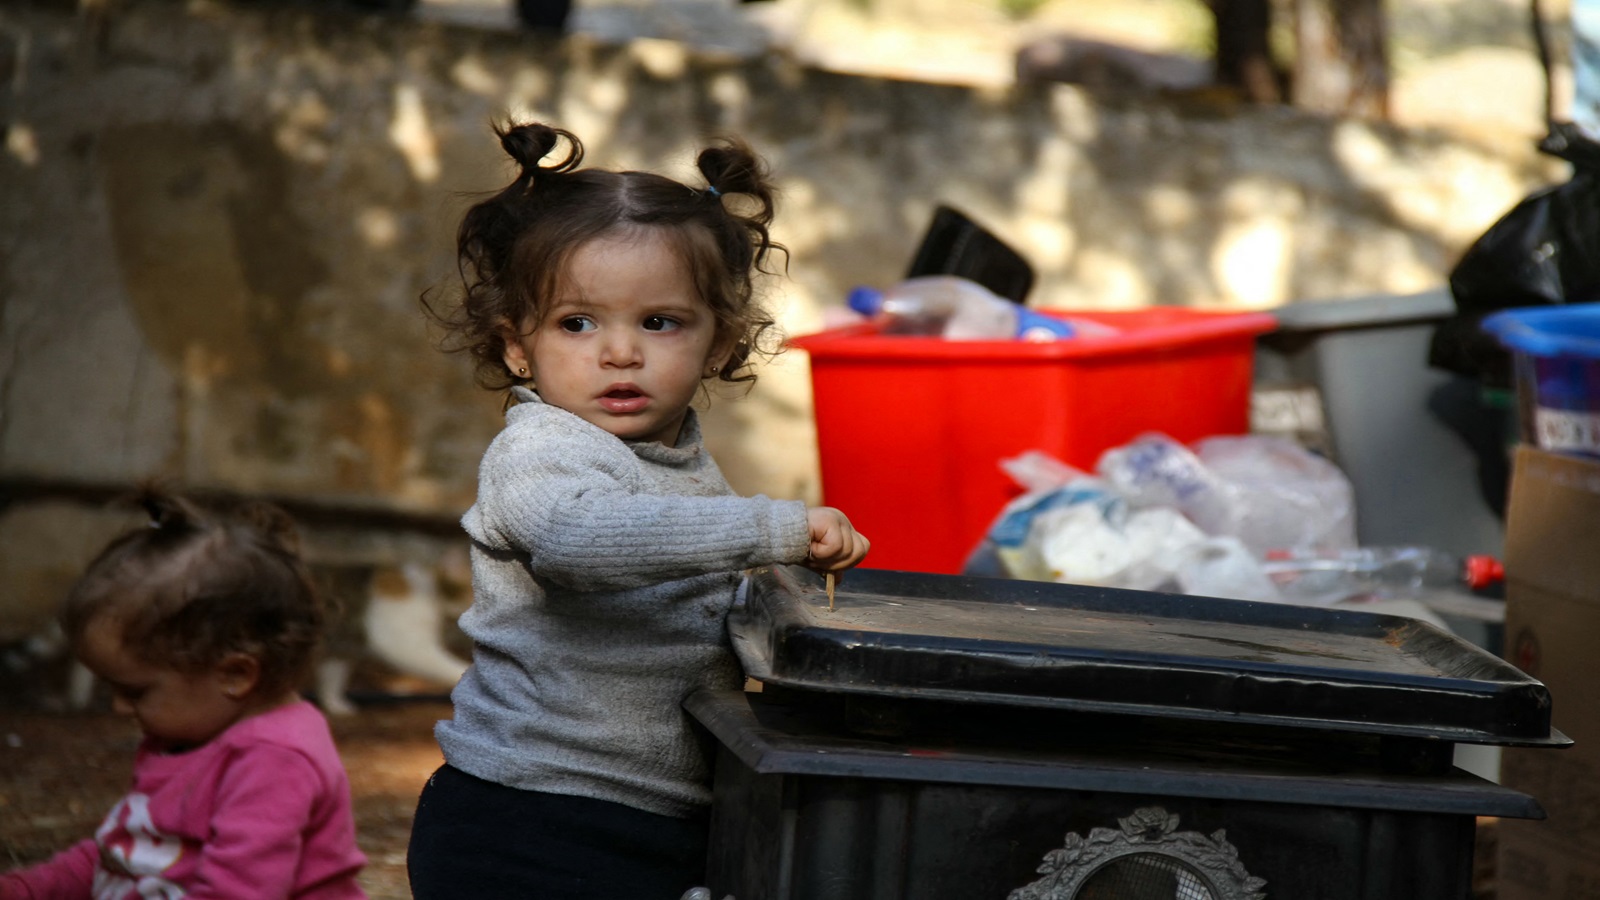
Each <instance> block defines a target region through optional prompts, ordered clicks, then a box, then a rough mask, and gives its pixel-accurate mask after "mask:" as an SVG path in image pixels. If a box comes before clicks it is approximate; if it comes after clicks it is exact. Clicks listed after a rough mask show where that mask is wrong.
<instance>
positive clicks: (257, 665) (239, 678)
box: [216, 653, 261, 700]
mask: <svg viewBox="0 0 1600 900" xmlns="http://www.w3.org/2000/svg"><path fill="white" fill-rule="evenodd" d="M216 671H217V681H218V683H219V684H221V685H222V693H223V694H224V695H225V696H227V698H228V699H229V700H243V699H244V698H245V697H248V696H249V695H250V692H251V691H253V690H255V689H256V685H258V684H260V683H261V660H259V659H256V658H255V657H254V656H251V655H250V654H248V653H229V654H228V655H227V656H224V657H223V658H222V661H221V662H219V663H217V669H216Z"/></svg>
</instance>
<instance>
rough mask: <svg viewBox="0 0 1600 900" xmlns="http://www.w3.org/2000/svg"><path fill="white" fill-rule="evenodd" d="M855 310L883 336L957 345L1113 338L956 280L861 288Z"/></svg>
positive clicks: (930, 278) (854, 296)
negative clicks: (935, 338) (876, 325)
mask: <svg viewBox="0 0 1600 900" xmlns="http://www.w3.org/2000/svg"><path fill="white" fill-rule="evenodd" d="M849 304H850V308H851V309H853V310H855V311H856V312H858V313H860V314H861V315H863V316H866V317H868V318H870V319H873V320H875V321H877V322H878V323H879V326H880V333H882V334H902V335H937V336H939V337H943V338H945V339H946V340H952V341H1009V340H1019V339H1020V340H1025V341H1053V340H1059V339H1061V338H1070V337H1078V336H1088V335H1090V334H1098V333H1111V332H1114V331H1115V329H1112V328H1111V327H1109V326H1106V325H1100V324H1099V323H1095V322H1087V321H1084V320H1067V319H1061V318H1057V317H1055V316H1047V315H1045V314H1043V313H1040V312H1038V311H1036V310H1032V309H1029V308H1028V307H1026V306H1023V305H1022V304H1020V303H1013V302H1012V301H1010V300H1007V299H1006V298H1004V297H1001V296H1000V295H998V294H996V293H994V292H993V291H990V290H989V289H988V288H986V287H984V286H983V285H981V284H978V283H977V282H975V281H971V280H969V279H966V278H961V277H959V276H955V275H923V276H920V277H917V278H908V279H906V280H905V281H901V282H899V283H897V284H894V285H892V286H890V287H889V288H887V289H884V290H879V289H877V288H871V287H858V288H856V289H855V290H853V291H851V292H850V299H849Z"/></svg>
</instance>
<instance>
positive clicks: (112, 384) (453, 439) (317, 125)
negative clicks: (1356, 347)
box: [0, 0, 1560, 638]
mask: <svg viewBox="0 0 1600 900" xmlns="http://www.w3.org/2000/svg"><path fill="white" fill-rule="evenodd" d="M94 8H98V9H102V10H103V9H105V7H94ZM110 9H111V11H110V12H103V11H102V12H99V13H94V12H84V11H80V10H78V9H75V8H74V6H73V5H72V4H67V3H56V4H37V5H33V4H7V5H5V6H4V7H0V74H3V76H4V78H3V83H0V96H4V98H5V100H4V103H5V106H4V122H5V126H6V148H5V153H4V154H0V304H3V305H0V491H3V492H4V494H5V496H6V497H7V498H8V499H9V500H11V501H12V502H11V503H10V504H9V505H8V506H6V507H4V509H3V512H0V592H3V595H0V638H4V637H6V636H7V634H8V629H10V631H11V632H18V631H25V630H26V629H27V628H30V627H33V626H34V625H35V624H37V622H38V621H40V617H41V616H42V615H44V614H45V613H46V611H47V610H48V609H49V607H50V605H51V604H53V602H54V597H53V596H52V594H51V590H52V589H50V588H48V585H52V584H58V583H59V582H61V581H62V580H63V579H65V578H69V577H70V573H71V571H72V570H73V567H74V566H76V565H77V564H79V563H80V562H81V559H82V558H83V557H84V556H86V555H87V553H88V551H89V550H90V549H92V547H93V545H95V544H98V542H99V541H100V540H102V539H103V538H102V535H103V532H104V531H105V529H106V528H107V527H109V526H107V525H105V524H104V519H103V518H102V517H101V514H99V513H98V512H97V511H96V510H98V508H99V507H98V504H99V502H100V501H101V500H102V499H103V498H104V497H105V496H108V495H109V494H110V493H112V492H114V491H115V490H116V489H119V488H120V487H122V486H125V485H127V484H129V483H131V482H133V481H134V480H136V479H139V478H141V477H145V476H149V475H157V474H159V475H164V476H167V477H171V478H175V479H178V480H180V481H181V483H183V484H185V485H190V486H195V487H206V488H216V489H224V490H228V491H234V492H240V493H247V494H264V495H267V496H271V497H276V498H279V499H285V500H288V501H291V502H294V503H297V504H300V506H299V507H297V509H302V510H304V511H307V512H308V515H311V514H316V515H319V516H320V519H319V521H320V522H321V523H322V524H321V525H320V526H319V527H321V528H323V529H324V531H325V532H326V533H327V534H330V535H331V534H334V533H336V532H340V524H341V523H343V524H344V526H347V527H344V528H343V531H342V532H341V533H340V534H339V536H337V537H330V538H328V539H327V540H326V541H324V542H322V544H320V545H319V546H322V547H323V548H324V550H323V552H325V553H327V554H328V555H330V556H337V555H340V554H341V553H342V554H345V555H355V556H363V555H364V556H367V557H385V556H388V557H395V556H400V555H405V554H406V553H408V552H412V550H411V549H407V547H408V546H409V545H405V544H403V543H401V544H396V543H393V542H392V541H391V542H388V543H385V542H384V541H382V540H378V541H376V542H374V541H373V540H372V538H371V535H372V534H373V533H388V534H391V535H393V534H413V535H422V536H423V537H425V538H426V539H428V540H435V539H438V538H439V537H440V536H441V535H445V534H449V533H450V532H451V531H452V529H453V526H452V525H451V523H452V522H453V520H454V519H455V517H457V516H458V515H459V513H460V511H461V510H463V509H464V508H465V507H466V506H467V505H468V504H469V503H470V502H471V500H472V496H473V490H474V480H473V475H474V467H475V464H476V460H477V457H478V455H479V453H480V451H481V449H482V448H483V446H484V445H485V443H486V442H487V441H488V440H489V438H490V437H491V436H492V435H493V433H494V432H495V430H496V429H497V427H498V424H499V410H500V402H501V401H500V398H499V397H496V396H490V395H487V394H485V393H484V392H482V391H479V390H477V389H476V388H474V387H473V386H472V385H471V382H470V376H469V372H468V369H467V367H466V365H465V360H462V359H459V358H453V357H446V356H444V355H442V354H440V353H438V352H436V351H435V350H433V349H432V348H431V346H430V335H429V334H428V331H427V329H426V326H425V322H424V320H423V318H422V316H421V314H420V312H419V307H418V302H417V298H418V295H419V293H420V292H421V291H422V290H424V289H425V288H427V287H428V286H429V285H432V284H437V283H441V282H443V281H445V280H446V279H448V277H449V276H450V275H451V272H452V267H453V260H452V249H451V235H452V232H453V229H454V227H455V223H456V220H457V218H458V216H459V214H460V212H461V211H462V210H463V209H464V208H465V207H466V205H467V204H468V203H469V202H470V199H471V195H472V194H473V193H474V192H479V191H484V190H489V189H494V188H497V187H499V186H500V185H501V184H503V183H504V181H505V180H507V179H508V178H509V177H510V176H509V171H508V169H507V168H506V166H505V163H504V159H503V156H502V155H501V154H500V151H499V149H498V147H497V146H496V144H495V142H494V140H493V138H492V136H491V134H490V133H489V130H488V127H487V126H488V123H489V121H490V120H491V119H492V118H494V117H496V116H500V115H503V114H504V113H506V112H507V111H511V112H513V113H515V114H518V115H525V116H533V117H538V118H542V119H545V120H549V121H553V122H556V123H558V124H561V125H563V126H565V127H567V128H570V129H572V130H573V131H575V132H576V133H578V134H579V135H580V136H581V137H583V138H584V139H585V141H586V142H587V143H588V146H589V150H590V156H589V160H590V161H591V162H593V163H597V164H605V165H611V166H624V167H646V168H653V169H661V170H664V171H667V172H669V173H672V174H677V175H680V176H682V177H685V178H687V179H690V180H693V178H694V177H695V175H694V173H693V170H692V167H691V162H692V158H693V154H694V152H695V150H696V149H697V148H698V147H699V146H700V145H701V142H702V141H703V140H704V139H705V138H706V136H708V135H710V134H714V133H717V132H722V131H737V132H739V133H741V134H743V135H744V136H746V137H747V138H748V139H750V140H751V141H752V142H753V143H754V144H755V145H756V146H757V147H758V148H759V149H761V150H762V151H763V152H764V153H765V154H766V155H767V156H768V158H769V159H770V161H771V162H772V164H773V165H774V167H775V169H776V170H777V172H778V174H779V177H780V181H781V182H782V183H783V185H784V187H785V195H784V198H783V205H782V207H781V209H780V213H779V219H778V223H777V228H776V234H777V237H778V238H779V239H780V240H781V241H783V242H784V243H786V244H788V246H789V247H790V249H791V251H792V254H793V255H792V260H791V264H790V269H789V277H788V278H787V279H786V280H784V281H783V282H782V283H779V284H774V285H773V286H772V290H771V294H770V296H771V299H772V302H773V303H774V304H776V305H777V307H778V308H779V309H780V310H781V313H782V319H783V322H784V323H785V325H786V327H787V328H788V329H789V330H790V331H791V332H793V333H801V332H805V331H810V330H813V329H816V328H818V327H820V325H821V323H822V315H823V312H824V311H825V310H826V309H828V308H830V307H838V306H839V304H840V301H841V298H842V297H843V296H844V294H845V292H846V291H847V290H848V289H849V288H850V286H852V285H854V284H859V283H877V284H884V283H888V282H891V281H893V280H894V279H895V278H896V277H898V276H899V275H900V274H901V273H902V270H903V268H904V266H905V265H906V263H907V261H908V260H909V259H910V257H911V254H912V251H913V250H914V248H915V246H916V243H917V241H918V239H919V238H920V236H921V232H922V229H923V228H924V226H925V224H926V222H927V219H928V216H929V214H930V211H931V209H932V207H933V206H934V204H936V203H938V202H941V201H945V202H951V203H954V204H956V205H958V206H960V207H962V208H964V209H966V210H967V211H968V212H970V213H972V214H973V215H975V216H976V217H977V218H979V219H980V220H982V221H984V222H986V223H987V224H989V225H990V226H991V227H992V228H993V229H994V230H996V231H997V232H999V233H1000V234H1002V235H1003V236H1004V237H1005V238H1006V239H1007V240H1008V241H1009V242H1011V243H1013V244H1014V245H1015V246H1017V247H1018V248H1019V249H1021V250H1022V251H1023V252H1024V253H1025V254H1026V255H1027V256H1028V257H1029V258H1030V259H1031V260H1032V261H1033V263H1034V264H1035V266H1036V267H1037V269H1038V270H1039V274H1040V282H1039V284H1038V287H1037V288H1036V291H1035V294H1034V296H1033V301H1034V302H1035V303H1038V304H1045V305H1066V306H1072V305H1077V306H1083V307H1128V306H1136V305H1141V304H1184V305H1195V306H1204V307H1217V308H1222V307H1229V308H1243V307H1251V308H1264V307H1271V306H1274V305H1277V304H1279V303H1282V302H1285V301H1288V300H1291V299H1301V298H1318V297H1336V296H1341V295H1351V294H1366V293H1372V292H1379V291H1396V292H1409V291H1413V290H1418V289H1422V288H1427V287H1432V286H1436V285H1437V284H1439V283H1440V282H1441V281H1442V280H1443V278H1444V276H1445V274H1446V272H1447V271H1448V269H1449V267H1450V265H1451V264H1452V263H1453V261H1454V259H1455V258H1456V257H1457V256H1458V255H1459V253H1460V251H1461V250H1462V249H1463V248H1464V247H1465V246H1466V244H1467V243H1468V242H1470V240H1471V239H1472V238H1473V237H1475V236H1476V235H1477V234H1478V233H1480V232H1481V231H1482V230H1483V229H1484V228H1485V227H1486V226H1487V225H1488V224H1489V223H1490V222H1492V221H1493V220H1494V219H1495V218H1496V217H1497V216H1498V215H1499V214H1500V213H1502V212H1503V211H1504V210H1505V209H1507V208H1508V207H1509V206H1510V205H1511V204H1512V203H1514V202H1515V201H1516V200H1517V199H1519V198H1520V197H1521V196H1523V195H1524V194H1525V193H1526V192H1527V191H1528V190H1530V189H1531V188H1532V187H1534V186H1536V185H1539V184H1544V183H1548V182H1551V181H1554V180H1556V179H1557V178H1558V177H1559V176H1560V173H1559V172H1557V171H1555V170H1554V169H1553V168H1552V167H1551V166H1550V165H1549V163H1548V162H1546V161H1545V160H1542V159H1540V158H1538V157H1536V156H1535V154H1534V153H1533V152H1532V150H1531V148H1530V147H1528V146H1526V144H1527V142H1526V140H1525V139H1523V138H1521V137H1517V138H1515V139H1512V140H1508V141H1507V142H1505V143H1504V144H1503V145H1490V144H1485V143H1468V142H1464V141H1462V140H1460V139H1452V138H1450V137H1448V136H1446V135H1444V134H1436V133H1404V132H1400V131H1396V130H1393V129H1389V128H1385V127H1381V126H1378V125H1373V124H1369V123H1363V122H1357V121H1335V120H1327V119H1318V118H1310V117H1305V116H1301V115H1298V114H1296V113H1293V112H1290V111H1286V110H1279V109H1248V108H1237V107H1232V106H1229V105H1227V104H1225V103H1220V102H1218V101H1215V100H1206V99H1204V98H1188V99H1185V98H1151V97H1144V98H1127V97H1124V98H1105V97H1099V98H1097V97H1095V96H1093V95H1091V94H1089V93H1085V92H1083V91H1081V90H1078V89H1075V88H1073V87H1068V86H1050V87H1036V88H1030V89H1027V90H1019V91H1001V92H995V91H980V90H973V89H966V88H960V87H953V86H936V85H924V84H915V83H907V82H894V81H885V80H874V79H867V78H860V77H852V76H844V75H838V74H832V73H828V72H824V71H819V70H815V69H808V68H805V67H802V66H798V65H795V64H793V63H792V62H788V61H786V60H784V59H782V58H778V57H776V56H773V57H767V58H760V59H754V60H751V59H738V58H733V57H727V58H722V57H715V56H708V55H693V54H690V53H688V52H687V51H685V50H684V49H683V48H682V47H680V46H678V45H674V44H670V43H664V42H659V41H639V42H635V43H633V44H629V45H626V46H602V45H599V44H597V43H595V42H593V41H590V40H585V39H582V38H579V37H573V38H569V39H567V40H566V41H564V42H552V41H549V40H546V39H541V38H538V37H534V36H529V35H524V34H518V33H514V32H500V31H483V30H473V29H467V28H458V27H450V26H446V25H442V24H438V23H427V22H416V21H408V20H390V19H380V18H363V17H359V16H353V15H343V14H336V13H318V12H315V11H313V10H310V9H308V8H306V7H300V6H283V7H280V6H275V5H274V4H271V3H239V4H224V3H216V2H190V3H178V2H158V0H145V2H125V3H119V4H115V5H114V6H113V7H110ZM810 402H811V401H810V394H809V387H808V382H807V378H806V373H805V367H804V359H803V355H802V354H799V353H794V354H789V355H787V356H785V357H784V358H783V359H782V361H781V362H780V363H779V364H777V365H775V366H773V367H771V368H769V369H768V370H767V371H766V372H765V374H764V378H763V381H762V382H761V384H760V385H759V386H758V387H757V388H756V389H755V391H754V392H753V393H752V394H751V395H750V396H749V397H748V398H745V399H742V400H739V399H726V398H722V399H718V400H716V401H715V402H714V403H713V404H712V410H711V413H710V414H709V416H708V431H709V433H710V439H711V441H712V444H713V450H714V452H715V453H716V455H717V457H718V459H719V460H720V461H722V462H723V465H724V468H725V469H726V470H727V471H728V473H729V476H730V478H731V480H732V481H733V482H734V484H735V486H736V487H737V488H738V489H740V490H741V491H744V492H747V493H749V492H757V491H761V492H766V493H769V494H773V495H778V496H784V497H801V498H806V499H813V500H814V499H816V498H817V496H818V494H819V487H818V484H817V477H816V473H815V462H814V435H813V433H812V430H811V424H810ZM71 509H77V510H79V512H78V513H77V514H76V515H79V516H80V517H82V518H83V519H84V521H83V523H82V524H79V525H72V524H71V516H72V515H74V514H73V513H70V512H69V510H71ZM63 516H66V517H67V518H66V519H63ZM46 545H48V546H46ZM385 548H387V549H385ZM413 549H414V548H413ZM45 560H50V561H51V562H50V566H51V568H49V572H48V573H47V575H40V574H39V570H40V567H41V566H42V565H44V562H43V561H45ZM51 573H53V574H51ZM24 585H27V587H26V588H25V587H24Z"/></svg>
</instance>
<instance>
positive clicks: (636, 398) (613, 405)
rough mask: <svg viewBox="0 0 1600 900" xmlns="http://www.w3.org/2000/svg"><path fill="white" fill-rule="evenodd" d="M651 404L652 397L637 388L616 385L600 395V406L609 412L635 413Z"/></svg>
mask: <svg viewBox="0 0 1600 900" xmlns="http://www.w3.org/2000/svg"><path fill="white" fill-rule="evenodd" d="M648 405H650V398H649V397H647V396H645V395H644V394H643V393H640V392H639V391H638V390H637V389H636V388H631V387H616V388H612V389H611V390H609V391H606V392H605V393H604V394H601V395H600V408H601V409H604V410H605V411H606V412H609V413H633V412H638V411H639V410H641V409H644V408H645V407H646V406H648Z"/></svg>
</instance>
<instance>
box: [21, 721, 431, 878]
mask: <svg viewBox="0 0 1600 900" xmlns="http://www.w3.org/2000/svg"><path fill="white" fill-rule="evenodd" d="M449 715H450V706H449V704H447V703H439V702H422V701H408V702H395V703H381V704H372V705H369V706H366V707H364V708H362V709H361V711H360V712H358V713H357V714H355V715H352V716H345V717H340V718H337V719H334V720H333V721H332V724H333V732H334V737H335V738H336V740H337V741H338V744H339V751H340V754H341V755H342V756H343V757H344V763H345V769H346V770H347V771H348V772H349V773H350V787H351V792H352V793H353V794H354V797H355V812H356V832H357V835H358V839H359V841H360V844H361V849H362V851H364V852H365V853H366V854H367V860H368V863H367V868H366V870H365V871H364V872H362V875H361V884H362V886H363V887H364V888H366V890H367V893H368V894H369V895H370V896H371V898H372V900H403V898H408V897H410V896H411V891H410V889H409V888H408V887H407V884H406V841H407V838H408V837H409V835H410V833H411V815H412V813H413V811H414V810H415V809H416V802H417V794H418V792H420V791H421V790H422V784H423V782H424V781H426V780H427V778H428V775H429V774H431V773H432V772H433V770H434V769H435V768H437V767H438V766H439V763H440V762H441V758H440V756H439V747H438V745H437V744H435V743H434V741H433V723H434V722H436V721H438V720H439V719H442V718H448V717H449ZM138 737H139V735H138V729H137V728H136V727H135V726H134V724H133V722H132V721H131V720H129V719H124V718H121V717H118V716H115V715H112V714H110V713H75V714H53V713H34V712H12V711H7V710H4V709H0V870H5V869H11V868H13V867H16V866H20V865H26V864H29V863H33V862H38V861H40V860H43V859H47V858H49V857H50V855H51V854H53V853H55V852H57V851H59V850H62V849H64V848H66V847H67V846H68V845H70V844H72V843H74V842H75V841H78V840H81V839H83V838H85V837H89V836H91V835H93V834H94V830H95V828H96V827H97V826H98V825H99V824H100V820H101V819H102V818H103V817H104V816H105V814H106V812H107V810H109V809H110V808H111V806H112V804H114V803H115V802H116V801H117V799H118V798H119V797H121V796H122V794H123V792H124V791H125V790H126V789H127V779H128V772H129V767H130V766H131V764H132V761H133V750H134V746H135V745H136V744H137V743H138Z"/></svg>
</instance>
